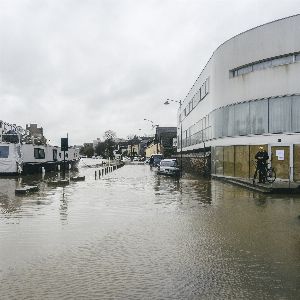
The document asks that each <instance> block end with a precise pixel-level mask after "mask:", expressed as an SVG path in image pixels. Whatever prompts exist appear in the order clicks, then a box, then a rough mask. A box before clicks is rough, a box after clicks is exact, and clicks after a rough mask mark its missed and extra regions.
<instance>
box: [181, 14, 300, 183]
mask: <svg viewBox="0 0 300 300" xmlns="http://www.w3.org/2000/svg"><path fill="white" fill-rule="evenodd" d="M299 36H300V15H296V16H292V17H288V18H285V19H281V20H277V21H274V22H271V23H267V24H265V25H262V26H258V27H256V28H253V29H251V30H248V31H246V32H243V33H241V34H239V35H237V36H235V37H233V38H231V39H230V40H228V41H226V42H225V43H223V44H222V45H220V46H219V47H218V49H216V51H215V52H214V53H213V55H212V56H211V58H210V60H209V61H208V62H207V64H206V66H205V67H204V69H203V70H202V72H201V74H200V75H199V77H198V78H197V80H196V82H195V83H194V85H193V86H192V88H191V89H190V91H189V93H188V94H187V96H186V97H185V99H184V100H183V102H182V105H181V107H180V108H179V111H178V127H179V128H181V127H182V137H181V136H180V132H181V130H180V132H179V134H178V149H179V151H180V149H181V147H182V149H183V151H195V150H201V149H204V148H207V147H210V149H211V154H212V155H211V162H212V170H211V171H212V173H213V174H220V175H228V176H236V177H251V176H252V175H251V174H252V172H254V171H253V168H254V166H253V159H254V155H255V152H256V151H257V148H258V146H261V145H262V146H264V147H266V149H267V150H268V152H269V156H270V157H271V163H272V165H273V166H274V167H276V169H277V173H278V177H279V178H281V179H288V180H300V158H299V157H298V156H300V155H299V154H298V152H300V81H299V78H300V39H299V38H298V37H299ZM181 141H182V145H181ZM298 164H299V166H298Z"/></svg>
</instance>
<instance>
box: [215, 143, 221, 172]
mask: <svg viewBox="0 0 300 300" xmlns="http://www.w3.org/2000/svg"><path fill="white" fill-rule="evenodd" d="M215 169H216V174H217V175H223V147H215Z"/></svg>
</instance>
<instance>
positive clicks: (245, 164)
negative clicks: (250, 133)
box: [234, 145, 250, 178]
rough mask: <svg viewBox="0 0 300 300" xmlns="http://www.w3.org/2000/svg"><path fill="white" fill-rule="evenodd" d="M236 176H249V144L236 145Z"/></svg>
mask: <svg viewBox="0 0 300 300" xmlns="http://www.w3.org/2000/svg"><path fill="white" fill-rule="evenodd" d="M234 151H235V164H234V167H235V170H234V176H235V177H242V178H249V151H250V149H249V146H244V145H243V146H235V150H234Z"/></svg>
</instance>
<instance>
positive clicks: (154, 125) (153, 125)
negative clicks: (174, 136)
mask: <svg viewBox="0 0 300 300" xmlns="http://www.w3.org/2000/svg"><path fill="white" fill-rule="evenodd" d="M144 121H148V122H150V123H152V129H153V128H154V127H156V128H158V127H159V125H158V124H154V122H153V121H151V120H148V119H144ZM155 135H156V152H157V154H158V153H159V150H158V135H157V133H156V134H155Z"/></svg>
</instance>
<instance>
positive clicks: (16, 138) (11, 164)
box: [0, 121, 80, 175]
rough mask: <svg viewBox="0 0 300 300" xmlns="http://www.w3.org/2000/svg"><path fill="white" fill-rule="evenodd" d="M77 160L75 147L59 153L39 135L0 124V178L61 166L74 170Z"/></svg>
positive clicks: (57, 168)
mask: <svg viewBox="0 0 300 300" xmlns="http://www.w3.org/2000/svg"><path fill="white" fill-rule="evenodd" d="M79 160H80V156H79V149H78V148H75V147H68V149H67V151H62V150H61V148H60V147H58V146H52V145H49V144H47V140H46V139H45V138H44V136H43V135H42V134H41V136H40V137H38V138H37V137H35V136H34V135H33V134H31V133H30V131H29V130H24V129H23V128H22V127H20V126H16V125H15V124H8V123H5V122H3V121H0V175H16V174H33V173H40V172H43V171H45V172H49V171H56V170H59V169H60V168H63V167H64V166H65V167H66V169H75V168H77V167H78V163H79Z"/></svg>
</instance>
